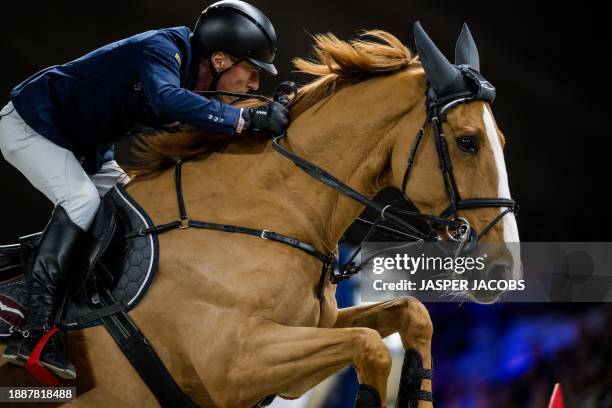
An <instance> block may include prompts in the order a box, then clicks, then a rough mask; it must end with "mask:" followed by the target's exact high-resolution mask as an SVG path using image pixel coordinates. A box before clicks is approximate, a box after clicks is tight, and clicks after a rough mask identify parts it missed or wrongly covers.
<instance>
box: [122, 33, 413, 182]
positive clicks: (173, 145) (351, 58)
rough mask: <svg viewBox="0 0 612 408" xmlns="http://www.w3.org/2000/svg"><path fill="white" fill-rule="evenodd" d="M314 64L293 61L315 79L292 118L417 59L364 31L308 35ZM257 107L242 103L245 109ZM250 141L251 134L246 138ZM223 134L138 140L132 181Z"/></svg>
mask: <svg viewBox="0 0 612 408" xmlns="http://www.w3.org/2000/svg"><path fill="white" fill-rule="evenodd" d="M313 39H314V42H315V43H314V45H313V54H314V56H313V59H310V60H306V59H303V58H296V59H294V60H293V61H292V62H293V65H294V66H295V68H296V70H297V72H300V73H303V74H307V75H312V76H315V77H316V78H315V79H314V80H312V81H311V82H309V83H307V84H305V85H303V86H301V87H300V88H299V90H298V95H297V98H296V100H295V101H294V103H293V105H292V108H291V115H292V117H293V118H295V117H297V116H298V115H300V114H301V113H303V112H304V111H306V110H307V109H308V108H310V107H312V106H313V105H314V104H316V103H317V102H319V101H321V100H323V99H325V98H326V97H328V96H330V95H332V94H333V93H334V92H335V91H336V90H337V89H339V88H341V87H343V86H346V85H350V84H355V83H357V82H361V81H364V80H367V79H370V78H374V77H379V76H383V75H388V74H392V73H395V72H398V71H400V70H403V69H405V68H407V67H408V66H410V65H411V64H413V63H415V62H418V56H416V55H413V54H412V52H411V51H410V50H409V49H408V48H407V47H406V46H405V45H403V44H402V43H401V41H400V40H398V39H397V38H396V37H395V36H393V35H392V34H390V33H388V32H386V31H382V30H368V31H363V32H361V33H360V34H359V36H358V37H357V38H356V39H353V40H350V41H344V40H340V39H339V38H337V37H336V36H335V35H333V34H331V33H327V34H317V35H315V36H313ZM257 104H260V103H259V102H257V103H254V102H253V101H245V102H244V104H243V106H244V105H249V106H253V105H257ZM247 136H248V137H251V135H247ZM227 139H228V138H227V137H225V136H224V135H221V136H220V135H212V134H211V132H210V131H207V130H205V129H200V128H195V127H192V126H182V127H181V128H179V129H177V131H174V132H163V131H161V132H155V133H153V134H146V135H140V136H137V138H136V140H135V144H134V147H133V148H132V152H133V154H134V156H135V158H136V160H137V163H138V164H137V165H135V166H130V167H127V169H128V170H129V172H130V175H132V176H138V175H145V174H151V173H156V172H157V171H160V170H163V169H165V168H167V167H169V166H171V165H173V164H174V163H175V162H176V160H179V159H180V160H183V161H185V160H193V159H196V158H199V157H201V156H203V155H205V154H206V153H210V152H211V151H213V150H215V149H216V148H218V147H220V144H221V145H223V144H226V143H227Z"/></svg>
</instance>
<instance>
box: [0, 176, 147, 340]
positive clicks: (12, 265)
mask: <svg viewBox="0 0 612 408" xmlns="http://www.w3.org/2000/svg"><path fill="white" fill-rule="evenodd" d="M103 200H105V201H106V204H110V206H111V208H114V213H115V215H116V218H117V228H116V230H115V233H114V235H113V237H112V239H111V241H110V243H109V244H108V247H107V249H106V251H105V252H104V254H102V256H101V257H100V259H99V261H98V262H97V264H96V266H95V268H94V270H93V273H91V274H90V276H89V277H88V278H87V281H86V282H85V284H84V285H83V287H82V288H81V289H80V290H79V291H77V292H76V293H74V294H73V295H72V298H71V300H70V302H69V304H68V305H67V307H66V309H65V314H64V319H63V321H62V324H63V326H64V329H66V330H74V329H82V328H85V327H92V326H97V325H99V324H102V323H101V321H100V320H99V318H98V319H93V320H92V318H93V317H95V316H96V314H95V313H94V311H97V313H99V310H98V309H99V297H98V293H99V291H101V290H105V289H108V290H109V291H110V292H111V293H112V295H113V297H114V299H115V300H116V301H117V306H116V307H118V308H119V309H122V310H124V311H126V312H127V311H129V310H130V309H132V308H133V307H134V306H136V305H137V304H138V302H139V301H140V300H141V299H142V297H143V296H144V294H145V293H146V291H147V289H148V288H149V285H150V284H151V282H152V281H153V278H154V277H155V271H156V270H157V264H158V259H159V244H158V239H157V236H156V235H154V234H149V235H136V236H132V235H134V234H130V238H126V237H125V235H126V234H127V233H129V232H133V231H138V230H140V229H146V228H149V227H152V226H153V222H152V221H151V219H150V218H149V216H148V215H147V214H146V213H145V211H144V210H143V209H142V208H141V207H140V206H139V205H138V204H137V203H136V202H135V201H134V199H132V198H131V197H130V196H129V194H128V193H127V192H126V191H125V190H124V189H123V187H122V186H119V185H117V186H115V187H114V188H113V189H111V190H110V191H109V192H108V193H107V194H106V195H105V196H104V197H103ZM41 235H42V233H37V234H32V235H29V236H26V237H22V238H21V239H20V243H19V244H14V245H4V246H0V341H1V340H2V339H6V338H7V337H8V336H9V335H10V328H11V327H12V326H16V325H18V324H19V323H20V322H21V320H22V319H23V317H24V314H25V312H26V310H25V307H24V304H25V297H26V288H27V287H26V281H25V276H24V268H23V267H22V262H23V260H24V259H23V255H24V253H27V252H28V251H30V250H32V249H33V248H35V246H36V244H37V242H38V240H39V239H40V236H41ZM101 286H104V287H101ZM96 305H98V306H97V307H96Z"/></svg>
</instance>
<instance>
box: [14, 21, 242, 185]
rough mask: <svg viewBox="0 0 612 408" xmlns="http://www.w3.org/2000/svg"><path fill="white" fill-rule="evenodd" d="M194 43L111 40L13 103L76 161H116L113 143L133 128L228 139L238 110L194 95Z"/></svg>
mask: <svg viewBox="0 0 612 408" xmlns="http://www.w3.org/2000/svg"><path fill="white" fill-rule="evenodd" d="M190 37H191V31H190V30H189V29H188V28H187V27H174V28H167V29H161V30H153V31H147V32H145V33H142V34H137V35H135V36H132V37H129V38H126V39H124V40H120V41H117V42H114V43H112V44H109V45H106V46H104V47H102V48H99V49H97V50H95V51H93V52H91V53H89V54H87V55H84V56H82V57H81V58H78V59H76V60H74V61H72V62H69V63H67V64H63V65H55V66H52V67H49V68H46V69H44V70H42V71H40V72H38V73H36V74H34V75H33V76H31V77H30V78H28V79H26V80H25V81H24V82H22V83H21V84H19V85H17V86H16V87H15V88H14V89H13V90H12V92H11V95H10V96H11V100H12V102H13V104H14V105H15V109H17V112H19V114H20V115H21V117H22V118H23V119H24V120H25V122H26V123H27V124H28V125H30V126H31V127H32V128H33V129H34V130H36V131H37V132H38V133H40V134H41V135H43V136H44V137H46V138H47V139H49V140H51V141H52V142H54V143H55V144H57V145H59V146H62V147H64V148H66V149H68V150H71V151H72V152H74V154H75V156H77V158H79V159H83V158H85V157H89V158H91V157H92V156H97V157H98V158H99V159H100V158H101V157H102V156H104V161H107V160H110V159H112V152H113V150H112V143H113V142H115V141H118V140H120V139H122V138H124V137H125V136H126V134H127V133H128V132H129V131H130V130H132V129H133V128H134V126H135V125H142V126H147V127H156V126H159V125H162V124H167V123H172V122H176V121H179V122H182V123H189V124H192V125H195V126H199V127H203V128H208V129H211V130H215V131H219V132H222V133H228V134H231V133H233V132H234V129H235V126H236V123H237V122H238V117H239V115H240V109H238V108H235V107H233V106H229V105H226V104H223V103H221V102H219V101H217V100H214V99H207V98H204V97H202V96H200V95H197V94H196V93H193V92H191V91H190V90H193V89H194V87H195V84H196V81H197V76H198V61H197V58H193V56H192V50H191V43H190ZM100 165H101V160H98V162H97V164H95V165H94V166H89V168H88V167H87V166H84V167H85V168H86V170H88V172H90V173H94V172H96V171H97V170H98V169H99V167H100Z"/></svg>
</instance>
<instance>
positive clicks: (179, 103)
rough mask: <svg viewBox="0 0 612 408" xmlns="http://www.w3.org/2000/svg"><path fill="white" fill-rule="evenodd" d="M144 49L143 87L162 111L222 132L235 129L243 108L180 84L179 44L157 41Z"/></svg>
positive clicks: (167, 117)
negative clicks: (194, 91)
mask: <svg viewBox="0 0 612 408" xmlns="http://www.w3.org/2000/svg"><path fill="white" fill-rule="evenodd" d="M160 43H161V44H160ZM140 52H141V62H140V63H139V64H138V67H139V68H138V69H139V74H140V80H141V81H142V84H143V91H144V93H145V95H146V97H147V99H148V101H149V103H150V104H151V106H152V107H153V109H154V110H155V112H156V113H157V114H158V115H160V116H162V117H164V118H166V119H170V120H174V121H179V122H182V123H189V124H192V125H195V126H199V127H203V128H207V129H211V130H215V131H219V132H222V133H228V134H232V133H234V131H235V128H236V125H237V124H238V119H239V117H240V111H241V110H240V109H239V108H235V107H233V106H230V105H227V104H224V103H221V102H219V101H217V100H214V99H207V98H204V97H202V96H200V95H198V94H196V93H193V92H191V91H189V90H187V89H184V88H181V87H180V66H179V63H178V61H177V59H176V58H175V57H174V55H175V54H176V53H177V52H179V50H178V48H177V47H176V46H175V45H173V44H171V43H170V42H168V43H167V44H165V43H162V42H161V41H155V42H153V43H151V44H145V45H144V46H143V48H142V49H141V50H140Z"/></svg>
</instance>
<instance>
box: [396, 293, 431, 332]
mask: <svg viewBox="0 0 612 408" xmlns="http://www.w3.org/2000/svg"><path fill="white" fill-rule="evenodd" d="M398 301H400V302H401V307H400V322H401V323H400V325H401V329H400V331H402V332H405V333H406V334H407V335H409V336H410V337H412V338H414V339H415V340H419V339H423V340H429V339H431V337H432V336H433V323H432V322H431V317H430V316H429V311H427V308H426V307H425V305H423V303H421V302H420V301H419V300H417V299H415V298H413V297H403V298H401V299H398Z"/></svg>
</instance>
